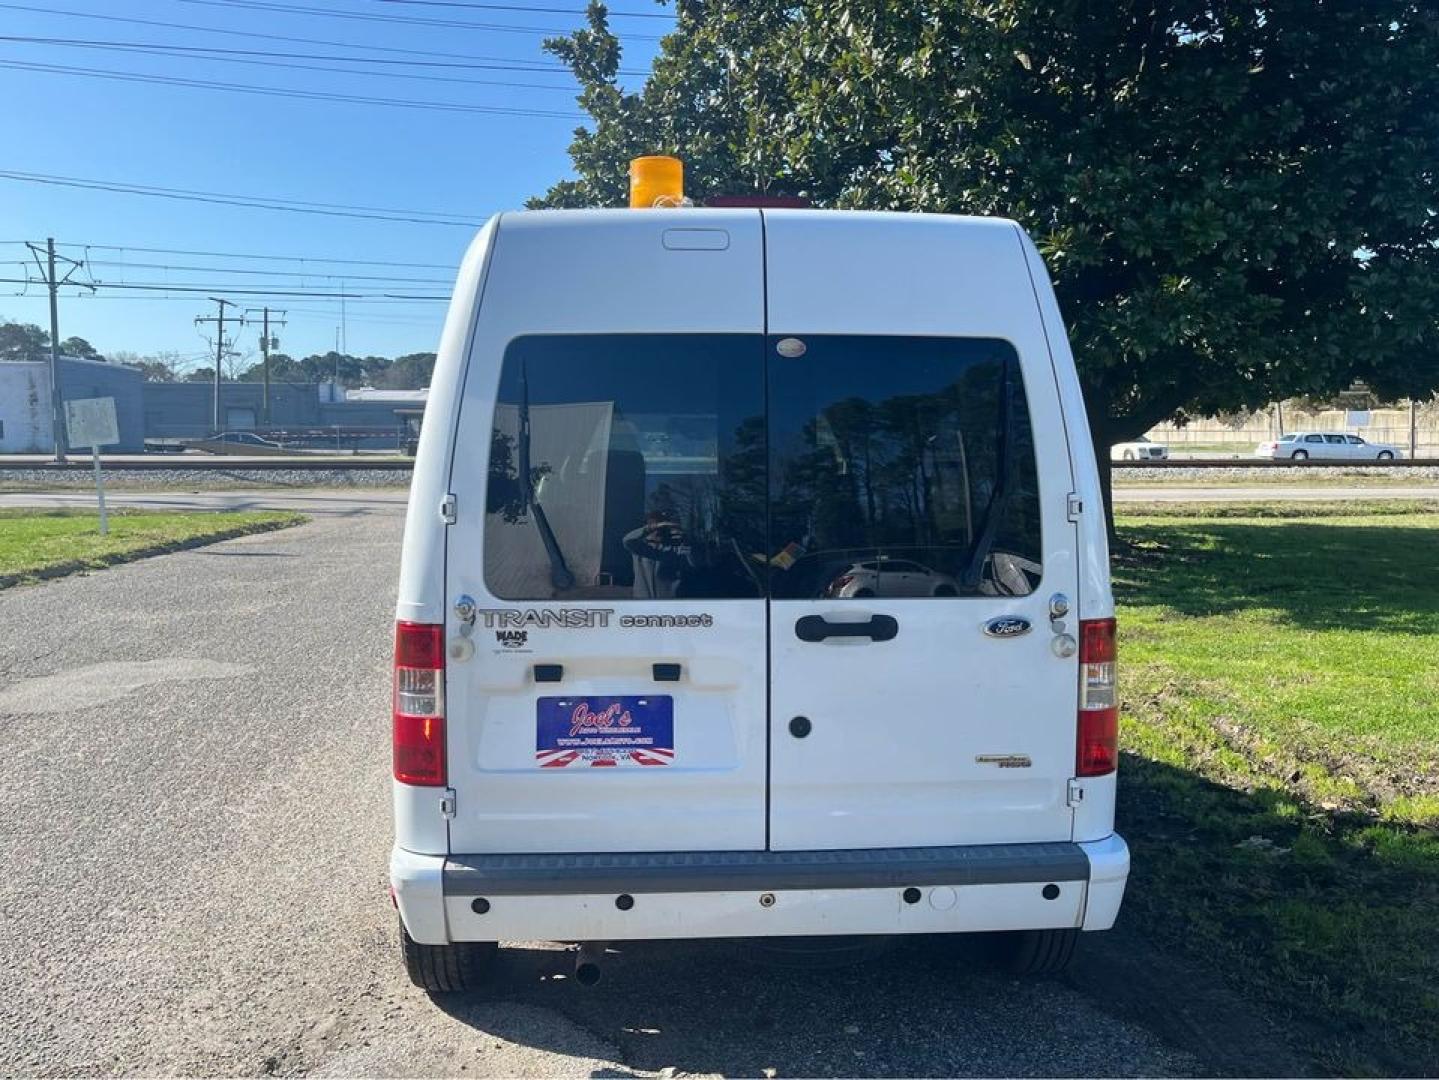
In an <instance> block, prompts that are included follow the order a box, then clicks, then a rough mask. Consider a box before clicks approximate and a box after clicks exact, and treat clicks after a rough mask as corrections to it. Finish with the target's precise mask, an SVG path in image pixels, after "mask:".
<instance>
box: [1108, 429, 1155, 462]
mask: <svg viewBox="0 0 1439 1080" xmlns="http://www.w3.org/2000/svg"><path fill="white" fill-rule="evenodd" d="M1168 457H1169V447H1167V446H1165V445H1164V444H1163V443H1156V442H1150V441H1149V440H1148V439H1146V438H1145V437H1144V436H1143V435H1141V436H1139V438H1137V439H1135V440H1134V441H1133V442H1122V443H1115V444H1114V445H1113V446H1111V447H1110V448H1109V460H1110V461H1164V460H1166V459H1168Z"/></svg>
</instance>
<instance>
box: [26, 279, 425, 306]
mask: <svg viewBox="0 0 1439 1080" xmlns="http://www.w3.org/2000/svg"><path fill="white" fill-rule="evenodd" d="M0 283H5V284H15V285H31V284H34V283H35V281H34V279H33V278H0ZM70 284H79V283H78V282H71V283H70ZM95 288H99V289H136V290H147V291H150V292H179V293H184V292H227V293H235V294H237V295H245V296H308V297H314V298H317V299H326V300H362V299H373V298H379V297H384V298H387V299H396V300H443V301H446V302H448V301H449V299H450V298H449V296H448V295H446V296H424V295H406V294H403V293H392V292H378V293H351V292H338V291H329V292H320V291H318V290H314V289H233V288H231V287H229V286H228V285H189V284H186V285H176V284H174V283H173V282H168V281H149V282H138V281H135V282H118V281H106V282H98V281H97V282H95Z"/></svg>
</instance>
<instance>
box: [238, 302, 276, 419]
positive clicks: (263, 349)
mask: <svg viewBox="0 0 1439 1080" xmlns="http://www.w3.org/2000/svg"><path fill="white" fill-rule="evenodd" d="M254 310H255V309H254V308H246V309H245V314H246V315H247V316H248V315H249V314H250V313H251V312H253V311H254ZM260 311H261V313H262V314H261V318H262V320H263V325H262V326H261V329H260V365H261V367H260V370H261V373H262V376H263V378H264V390H263V391H262V396H261V398H260V402H261V412H262V413H263V414H264V417H265V419H264V426H265V427H266V428H268V427H269V426H270V350H271V349H272V348H274V347H275V345H276V344H277V341H276V340H275V339H272V338H271V337H270V309H269V308H267V307H265V308H261V309H260ZM280 314H281V315H284V314H285V313H284V312H283V311H282V312H280ZM275 321H276V322H277V323H279V324H280V325H281V326H284V325H285V320H284V319H276V320H275Z"/></svg>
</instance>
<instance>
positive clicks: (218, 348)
mask: <svg viewBox="0 0 1439 1080" xmlns="http://www.w3.org/2000/svg"><path fill="white" fill-rule="evenodd" d="M210 299H211V300H213V301H214V302H215V304H216V305H217V308H218V312H219V313H218V314H216V315H197V316H196V317H195V325H196V326H199V325H201V324H202V323H211V322H212V323H214V324H215V400H214V411H213V415H212V418H211V424H212V425H213V430H214V433H215V434H217V435H218V434H219V433H220V380H221V379H223V378H224V374H223V372H222V371H221V370H220V366H221V364H223V363H224V360H225V309H226V308H227V307H237V306H238V305H237V304H235V303H234V301H231V300H221V299H220V298H219V297H218V296H212V297H210ZM230 318H231V320H232V321H233V322H237V323H239V324H240V325H241V326H244V325H245V320H244V318H243V317H242V316H239V315H232V316H230Z"/></svg>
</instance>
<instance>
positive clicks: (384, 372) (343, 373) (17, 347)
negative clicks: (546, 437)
mask: <svg viewBox="0 0 1439 1080" xmlns="http://www.w3.org/2000/svg"><path fill="white" fill-rule="evenodd" d="M60 352H61V353H63V354H64V355H65V356H76V357H79V358H81V359H83V360H98V361H104V362H109V363H113V364H124V365H126V366H127V367H133V368H139V369H140V371H141V372H142V373H143V374H144V377H145V380H146V381H147V382H209V381H210V380H211V379H213V378H214V377H215V374H214V373H215V368H214V365H213V363H209V362H197V361H196V360H195V359H194V358H192V357H186V356H184V355H183V354H181V353H177V352H163V353H155V354H152V355H141V354H140V353H135V352H125V351H120V352H113V353H111V354H110V355H109V356H108V357H106V356H104V355H102V354H101V353H100V352H98V351H97V350H96V349H95V347H94V346H93V345H91V344H90V343H89V342H88V341H86V340H85V339H84V338H82V337H68V338H65V339H64V340H63V341H61V342H60ZM49 358H50V335H49V334H48V333H47V332H46V331H45V330H43V329H42V328H40V327H39V326H36V325H34V324H33V323H19V322H0V363H3V362H5V361H20V360H48V359H49ZM434 370H435V354H434V353H432V352H421V353H407V354H406V355H404V356H397V357H395V358H393V359H391V358H390V357H387V356H350V355H349V354H347V353H339V352H335V351H333V350H332V351H330V352H327V353H315V354H313V355H310V356H306V357H303V358H301V359H296V358H295V357H293V356H289V355H288V354H286V353H272V354H271V355H270V379H271V381H272V382H277V383H315V382H338V383H339V384H340V385H341V386H343V387H346V388H350V389H353V388H355V387H360V386H373V387H376V388H377V389H381V390H422V389H424V388H425V387H427V386H429V385H430V376H431V374H432V373H433V372H434ZM225 376H226V378H227V379H230V380H234V381H238V382H260V381H261V380H262V379H263V378H264V364H263V362H262V361H261V360H260V359H258V358H255V357H253V356H247V357H243V358H241V359H239V360H238V361H231V362H230V363H229V365H228V368H227V370H226V372H225Z"/></svg>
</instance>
